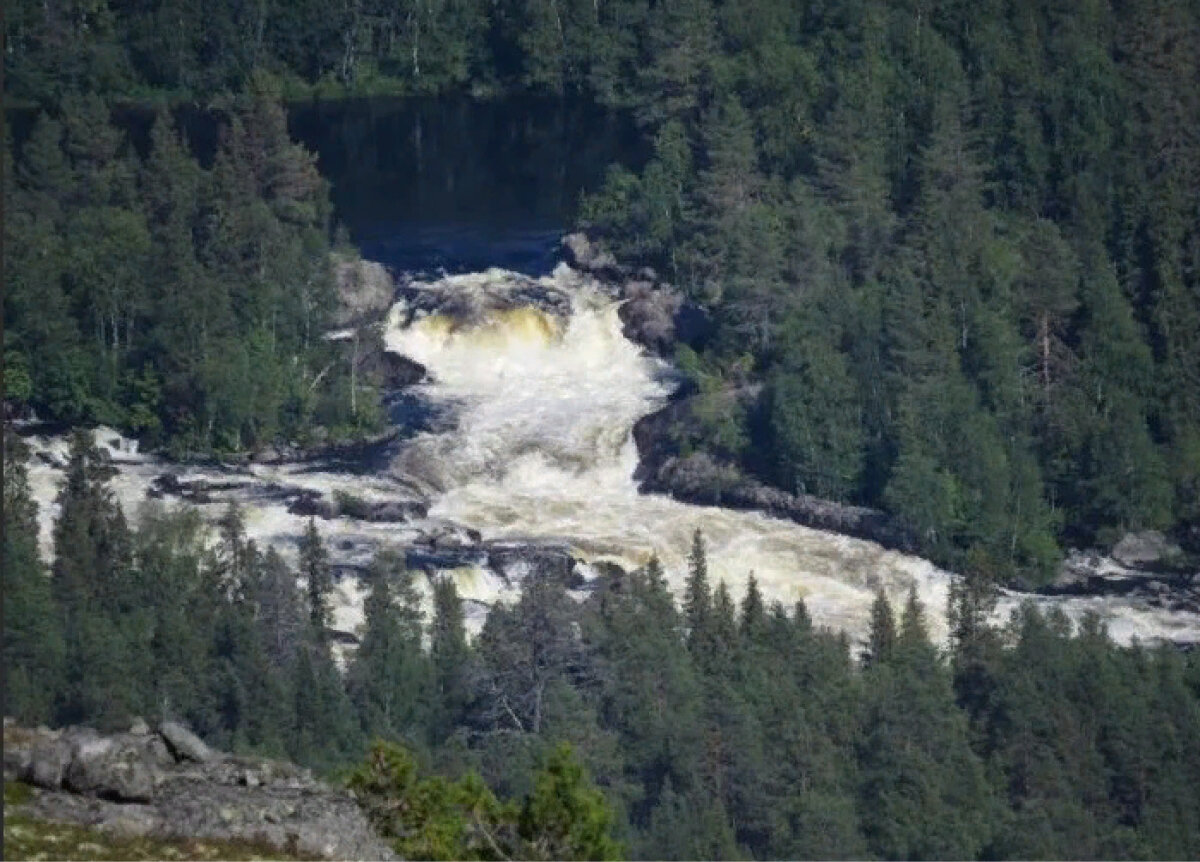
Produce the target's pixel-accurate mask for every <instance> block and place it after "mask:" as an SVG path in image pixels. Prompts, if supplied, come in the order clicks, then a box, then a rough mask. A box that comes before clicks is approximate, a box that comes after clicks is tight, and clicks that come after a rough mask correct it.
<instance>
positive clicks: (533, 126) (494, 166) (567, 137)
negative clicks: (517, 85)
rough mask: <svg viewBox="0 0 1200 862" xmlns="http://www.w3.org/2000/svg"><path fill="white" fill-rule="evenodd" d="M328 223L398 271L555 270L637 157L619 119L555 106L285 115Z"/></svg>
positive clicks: (302, 109) (363, 105) (319, 109)
mask: <svg viewBox="0 0 1200 862" xmlns="http://www.w3.org/2000/svg"><path fill="white" fill-rule="evenodd" d="M290 126H291V130H292V134H293V135H294V136H295V137H296V138H298V139H299V140H301V141H302V142H304V143H305V144H306V145H307V146H309V147H310V148H311V149H313V150H315V151H316V152H317V154H318V158H319V164H320V168H321V172H322V173H323V174H324V175H325V176H326V177H327V178H328V179H329V180H330V181H331V182H332V184H333V192H332V194H333V202H334V207H335V210H336V213H337V218H338V219H339V220H340V221H341V222H342V224H344V225H345V226H346V228H347V229H348V230H349V232H350V235H351V238H352V239H353V240H354V241H355V242H356V243H357V244H358V246H359V247H360V248H361V249H362V253H363V256H364V257H367V258H370V259H373V260H379V261H382V262H383V263H385V264H388V265H389V266H392V267H394V268H396V269H398V270H403V271H416V272H426V273H434V272H437V271H439V270H445V271H447V272H467V271H472V270H478V269H484V268H486V267H489V266H501V267H505V268H508V269H515V270H518V271H521V272H527V273H530V274H534V275H537V274H542V273H545V272H548V271H549V270H550V269H551V268H552V267H553V265H554V263H555V260H556V253H557V248H558V240H559V238H560V237H561V235H562V234H563V232H564V231H565V230H568V229H569V228H570V226H571V224H572V223H573V220H574V218H575V214H576V210H577V207H578V204H579V198H580V195H581V194H582V193H583V192H585V191H594V190H595V189H596V188H598V187H599V186H600V184H601V183H602V182H603V179H604V173H605V171H606V170H607V168H608V166H609V165H610V164H612V163H614V162H623V163H625V164H628V165H631V166H638V165H640V163H641V162H642V161H643V160H644V158H645V154H644V153H643V152H642V147H641V146H640V144H639V136H638V134H637V132H636V129H635V128H634V126H633V123H632V121H631V120H630V118H629V117H628V116H625V115H621V114H615V113H612V112H607V111H602V110H598V109H596V108H595V107H594V106H589V105H580V104H575V105H572V104H569V103H563V102H560V101H557V100H553V101H549V100H547V101H543V100H532V99H507V100H503V101H499V102H490V103H482V104H481V103H477V102H472V101H470V100H466V99H453V100H394V99H393V100H362V101H351V102H341V103H333V104H317V105H306V106H294V107H293V109H292V111H291V122H290Z"/></svg>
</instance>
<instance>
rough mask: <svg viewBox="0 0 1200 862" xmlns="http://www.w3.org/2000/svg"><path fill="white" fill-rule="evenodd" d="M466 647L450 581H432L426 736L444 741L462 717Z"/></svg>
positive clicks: (468, 655)
mask: <svg viewBox="0 0 1200 862" xmlns="http://www.w3.org/2000/svg"><path fill="white" fill-rule="evenodd" d="M470 659H471V650H470V646H469V645H468V644H467V633H466V628H465V626H464V619H463V607H462V599H461V598H460V597H459V595H458V587H457V586H455V583H454V580H453V578H450V577H441V578H438V579H437V580H435V581H434V582H433V619H432V620H431V621H430V624H429V660H430V663H431V664H432V666H433V667H432V673H433V693H432V709H431V712H430V721H429V732H430V737H431V738H432V739H433V740H434V741H437V742H440V741H441V740H443V739H445V738H446V736H448V735H449V734H450V732H451V731H452V730H453V728H454V727H455V726H456V725H457V724H458V722H459V721H460V720H461V719H462V718H463V712H464V710H465V709H466V707H467V701H468V697H469V688H468V670H469V662H470Z"/></svg>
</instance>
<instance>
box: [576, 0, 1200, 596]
mask: <svg viewBox="0 0 1200 862" xmlns="http://www.w3.org/2000/svg"><path fill="white" fill-rule="evenodd" d="M654 11H655V13H660V14H663V15H666V14H670V15H673V16H674V17H673V18H672V19H671V20H672V24H671V25H670V26H669V27H668V26H666V25H665V24H659V25H658V27H656V26H655V24H654V23H653V19H654V17H655V16H654V15H652V16H651V17H652V23H651V24H650V25H649V28H650V29H649V31H648V35H647V38H648V39H651V40H652V41H655V40H656V46H657V47H656V48H655V50H654V51H653V52H652V55H651V56H650V57H649V58H648V64H647V66H646V67H645V71H644V73H643V74H642V76H641V77H640V78H639V80H641V81H643V83H644V84H645V90H644V91H643V93H644V95H643V96H641V97H640V98H639V99H638V110H640V111H641V112H642V114H643V115H644V117H645V121H646V124H647V132H648V133H649V134H652V135H653V136H654V140H655V147H656V151H657V157H656V158H655V159H654V160H653V161H652V162H651V164H650V165H649V166H648V167H647V168H646V169H645V170H644V171H643V172H642V173H641V175H640V176H636V175H632V174H630V173H629V172H627V171H623V170H619V169H617V170H614V171H613V172H612V173H611V176H610V179H609V182H608V184H607V187H606V189H605V190H604V192H603V193H602V194H600V195H598V196H596V197H595V198H594V199H592V200H590V201H589V202H588V205H587V206H586V207H585V213H584V216H585V222H586V223H587V224H588V225H590V226H591V227H592V229H593V230H595V231H597V232H599V233H600V234H601V235H603V236H605V237H607V238H608V239H609V242H610V244H611V245H612V247H613V248H614V249H615V250H617V251H618V252H619V254H621V255H624V256H627V257H630V258H633V259H635V260H641V261H646V262H650V263H653V264H654V265H655V266H657V267H658V268H659V269H660V271H662V272H665V273H666V274H667V275H668V276H669V278H670V279H671V280H673V281H675V282H676V283H678V284H680V285H682V286H683V287H685V288H686V289H687V290H688V291H689V293H690V294H691V295H692V296H693V297H694V298H696V299H698V300H699V301H701V302H703V303H705V304H707V305H708V306H709V307H711V308H712V309H713V312H714V316H715V320H716V323H717V330H716V333H715V335H714V336H713V338H712V339H711V341H710V342H709V343H707V344H705V345H703V346H702V349H701V351H700V353H701V355H700V356H699V357H698V358H697V357H694V356H691V355H690V354H688V355H687V356H686V358H687V359H688V360H689V362H690V364H691V365H692V367H693V368H694V369H695V372H694V375H693V376H694V377H696V378H697V380H698V383H699V384H700V385H698V386H697V387H696V388H697V389H698V390H699V391H700V392H701V393H702V396H703V397H705V398H710V399H720V398H724V401H723V402H722V401H719V400H717V401H716V403H718V404H722V403H723V404H729V403H730V401H729V398H728V395H727V393H728V391H729V390H739V389H740V390H741V391H743V392H745V393H746V395H745V396H744V397H742V398H741V399H739V400H738V401H735V402H733V403H734V405H735V406H734V407H733V408H732V409H731V408H730V407H728V406H726V407H724V409H709V410H705V409H699V410H696V411H693V415H692V416H691V420H692V422H693V424H694V425H699V426H701V427H699V428H696V427H693V428H690V429H688V435H689V436H690V437H691V438H692V439H691V443H692V445H696V446H699V447H701V448H705V449H707V450H709V451H718V452H723V453H724V454H725V455H726V456H727V457H728V458H730V459H734V460H737V461H740V462H741V463H742V464H743V465H744V466H745V467H747V468H748V469H750V470H752V471H755V472H757V473H758V474H759V475H761V476H763V477H766V478H768V479H770V480H772V481H774V482H775V483H776V484H779V485H780V486H782V487H785V488H788V489H795V490H805V491H808V492H810V493H815V494H817V495H820V496H828V497H834V498H838V499H842V500H848V501H853V502H858V503H865V504H868V505H872V506H878V507H882V508H884V509H886V510H888V511H890V512H892V513H893V514H896V515H898V516H900V517H901V518H903V519H904V520H906V521H907V522H908V523H909V524H910V526H911V527H912V528H914V529H915V530H916V531H917V532H918V534H919V535H920V536H922V538H923V541H924V545H925V549H926V552H927V553H928V554H929V555H931V556H932V557H933V558H935V559H937V560H939V561H941V562H943V563H947V564H950V565H953V566H955V567H959V568H961V567H963V566H967V565H971V566H976V567H982V568H985V569H988V570H992V571H994V572H997V573H999V574H1000V575H1001V576H1002V577H1005V578H1009V579H1013V578H1020V579H1023V580H1025V581H1027V582H1028V581H1032V582H1037V581H1039V580H1041V579H1042V578H1044V577H1046V576H1047V574H1048V573H1049V572H1050V570H1051V568H1052V565H1053V563H1054V562H1055V561H1056V559H1057V557H1058V553H1059V552H1058V547H1059V546H1060V545H1061V544H1062V543H1063V542H1066V543H1070V544H1075V545H1081V544H1088V543H1096V542H1098V543H1101V544H1103V543H1106V542H1109V541H1111V540H1113V539H1114V538H1115V537H1117V536H1119V534H1120V532H1121V531H1123V530H1127V529H1132V528H1146V527H1153V528H1168V527H1172V526H1178V527H1179V528H1180V530H1181V531H1182V532H1184V533H1186V531H1187V525H1189V524H1190V525H1195V524H1197V523H1200V268H1198V264H1200V174H1198V173H1197V166H1198V165H1200V49H1198V48H1197V46H1198V45H1200V5H1198V4H1197V3H1195V2H1190V0H1183V2H1171V0H1167V2H1160V0H1155V2H1138V3H1101V2H1084V3H1075V4H1068V5H1066V6H1064V5H1063V4H1054V3H1039V2H1028V3H997V2H988V3H958V2H920V0H917V2H904V3H881V2H857V3H837V4H807V3H806V4H796V5H794V6H793V5H792V4H788V3H786V2H776V0H761V2H753V0H752V2H740V3H726V4H722V3H713V4H712V5H709V3H707V2H704V0H696V2H691V3H680V4H668V5H659V6H655V7H654ZM754 384H762V387H761V389H756V388H755V386H754ZM701 406H703V405H701ZM739 414H740V415H739ZM1185 538H1186V537H1185ZM1197 538H1198V537H1197V536H1195V535H1194V534H1193V535H1192V536H1191V539H1190V540H1191V542H1193V543H1195V542H1196V541H1197Z"/></svg>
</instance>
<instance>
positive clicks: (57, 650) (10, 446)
mask: <svg viewBox="0 0 1200 862" xmlns="http://www.w3.org/2000/svg"><path fill="white" fill-rule="evenodd" d="M3 434H4V437H3V442H4V452H3V456H4V510H3V511H4V523H3V530H4V532H3V584H4V671H5V691H4V714H5V715H11V716H14V717H15V718H16V719H17V720H18V721H21V722H23V723H25V724H30V725H32V724H37V723H48V722H49V721H50V719H51V718H52V716H53V710H54V707H55V701H56V699H57V698H58V697H59V696H61V694H62V692H63V689H64V678H63V674H64V672H65V670H66V669H65V667H64V664H63V662H64V659H65V646H64V643H63V632H62V628H61V624H62V621H61V619H60V618H59V614H58V609H57V608H56V607H55V604H54V600H53V598H52V596H51V592H50V579H49V578H48V577H47V573H46V570H45V566H44V564H43V563H42V561H41V559H40V557H39V554H38V523H37V503H35V502H34V501H33V499H32V497H31V495H30V489H29V474H28V469H27V467H26V462H27V460H28V457H29V450H28V447H26V446H25V444H24V443H23V442H22V441H21V439H20V438H19V437H17V435H16V434H15V433H13V432H12V430H11V429H9V428H7V427H5V428H4V431H3Z"/></svg>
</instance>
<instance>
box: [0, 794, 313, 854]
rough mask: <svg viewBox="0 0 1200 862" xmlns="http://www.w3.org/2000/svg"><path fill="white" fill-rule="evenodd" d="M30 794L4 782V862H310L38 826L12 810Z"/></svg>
mask: <svg viewBox="0 0 1200 862" xmlns="http://www.w3.org/2000/svg"><path fill="white" fill-rule="evenodd" d="M32 797H33V790H32V788H30V787H29V786H28V785H26V784H22V783H20V782H14V781H6V782H4V808H5V811H4V858H5V859H30V860H55V859H80V860H119V859H130V860H148V859H167V860H175V859H179V860H183V859H201V860H209V859H212V860H216V859H228V860H232V862H248V860H253V859H263V860H266V859H284V860H291V859H314V858H317V857H313V856H301V855H298V854H295V853H288V852H286V851H283V850H277V849H275V848H273V847H270V846H268V845H264V844H254V843H249V842H230V841H206V840H202V839H192V838H188V839H164V838H135V837H123V836H117V835H110V834H108V833H106V832H103V831H101V830H99V829H93V828H91V827H87V826H78V825H75V824H70V823H52V822H49V821H46V820H38V819H35V818H33V817H29V816H28V815H26V814H23V813H21V812H14V811H13V810H12V806H14V805H21V804H22V803H25V802H28V801H29V800H30V799H31V798H32Z"/></svg>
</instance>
